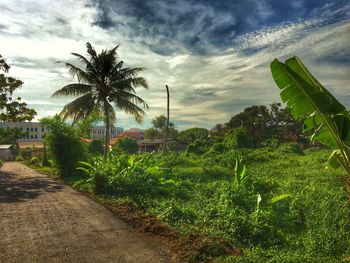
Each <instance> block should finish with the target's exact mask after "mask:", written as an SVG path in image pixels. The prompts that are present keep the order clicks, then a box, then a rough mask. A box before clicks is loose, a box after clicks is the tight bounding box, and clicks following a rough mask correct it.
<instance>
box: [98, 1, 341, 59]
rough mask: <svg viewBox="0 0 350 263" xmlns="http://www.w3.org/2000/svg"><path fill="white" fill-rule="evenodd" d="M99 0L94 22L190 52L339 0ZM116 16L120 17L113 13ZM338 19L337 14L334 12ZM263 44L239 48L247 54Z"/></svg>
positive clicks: (157, 48) (160, 47)
mask: <svg viewBox="0 0 350 263" xmlns="http://www.w3.org/2000/svg"><path fill="white" fill-rule="evenodd" d="M328 2H329V1H326V0H317V1H313V0H308V1H306V0H298V1H297V0H290V1H280V0H265V1H264V0H260V1H254V0H240V1H227V0H216V1H211V0H199V1H194V0H186V1H185V0H177V1H173V0H165V1H164V0H147V1H145V0H133V1H128V0H100V1H99V4H98V7H99V9H100V11H101V12H100V16H99V19H98V21H96V24H97V25H99V26H100V27H102V28H105V29H108V28H111V27H125V28H124V29H125V32H127V34H129V37H130V38H135V37H141V38H147V39H149V41H148V42H147V43H146V44H147V45H148V46H149V48H150V49H151V50H152V51H153V52H156V53H158V54H161V55H169V54H172V53H174V52H178V51H179V50H181V49H184V50H185V51H189V52H191V53H194V54H199V55H205V54H210V53H215V52H216V51H217V50H218V49H224V48H227V47H230V46H232V45H233V40H234V38H235V37H236V36H239V35H242V34H244V33H247V32H250V31H253V30H256V29H260V28H261V27H268V26H272V25H276V24H279V23H281V22H286V21H290V22H293V21H297V20H298V19H304V18H307V17H310V16H311V15H315V12H316V15H317V10H320V9H322V10H323V11H324V10H333V9H336V8H339V6H342V5H345V4H346V1H345V0H337V1H334V2H333V3H332V4H328ZM116 16H118V17H120V16H122V17H123V18H124V21H123V19H120V18H118V19H116ZM338 19H341V18H338ZM263 48H264V47H259V48H255V49H247V50H245V51H246V52H247V53H248V54H250V53H253V52H257V51H259V50H261V49H263Z"/></svg>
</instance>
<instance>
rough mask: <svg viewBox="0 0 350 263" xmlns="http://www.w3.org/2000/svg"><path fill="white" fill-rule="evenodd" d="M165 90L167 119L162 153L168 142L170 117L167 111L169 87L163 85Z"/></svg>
mask: <svg viewBox="0 0 350 263" xmlns="http://www.w3.org/2000/svg"><path fill="white" fill-rule="evenodd" d="M165 88H166V93H167V117H166V127H165V137H164V144H163V153H165V152H166V147H167V141H168V135H169V117H170V116H169V115H170V110H169V87H168V85H165Z"/></svg>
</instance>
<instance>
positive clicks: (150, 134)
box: [145, 115, 179, 140]
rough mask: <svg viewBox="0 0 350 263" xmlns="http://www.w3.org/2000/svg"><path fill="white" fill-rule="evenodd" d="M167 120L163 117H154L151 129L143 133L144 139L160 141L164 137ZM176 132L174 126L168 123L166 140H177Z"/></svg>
mask: <svg viewBox="0 0 350 263" xmlns="http://www.w3.org/2000/svg"><path fill="white" fill-rule="evenodd" d="M166 122H167V118H166V117H165V116H164V115H160V116H158V117H155V118H154V119H153V120H152V124H153V128H150V129H147V130H146V131H145V139H150V140H153V139H162V138H164V136H165V130H166ZM178 133H179V132H178V130H177V129H176V128H175V124H174V123H172V122H169V133H168V138H177V136H178Z"/></svg>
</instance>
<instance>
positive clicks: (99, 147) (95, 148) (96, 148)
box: [88, 140, 104, 155]
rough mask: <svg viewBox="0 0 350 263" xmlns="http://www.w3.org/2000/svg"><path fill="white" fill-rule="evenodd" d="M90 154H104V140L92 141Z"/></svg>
mask: <svg viewBox="0 0 350 263" xmlns="http://www.w3.org/2000/svg"><path fill="white" fill-rule="evenodd" d="M88 149H89V152H90V153H91V154H93V155H99V154H103V151H104V150H103V142H102V140H92V141H91V142H90V143H89V147H88Z"/></svg>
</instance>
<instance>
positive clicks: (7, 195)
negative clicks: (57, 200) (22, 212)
mask: <svg viewBox="0 0 350 263" xmlns="http://www.w3.org/2000/svg"><path fill="white" fill-rule="evenodd" d="M60 189H62V186H61V185H59V184H57V183H55V182H54V181H52V180H50V179H48V178H45V177H39V176H38V177H28V178H21V177H18V176H17V175H16V174H15V173H11V172H4V171H0V203H14V202H25V201H26V200H28V199H34V198H36V197H38V196H39V195H40V194H43V193H45V192H56V191H60Z"/></svg>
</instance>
